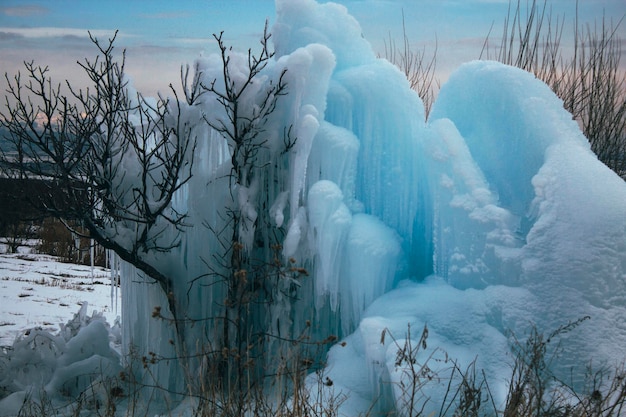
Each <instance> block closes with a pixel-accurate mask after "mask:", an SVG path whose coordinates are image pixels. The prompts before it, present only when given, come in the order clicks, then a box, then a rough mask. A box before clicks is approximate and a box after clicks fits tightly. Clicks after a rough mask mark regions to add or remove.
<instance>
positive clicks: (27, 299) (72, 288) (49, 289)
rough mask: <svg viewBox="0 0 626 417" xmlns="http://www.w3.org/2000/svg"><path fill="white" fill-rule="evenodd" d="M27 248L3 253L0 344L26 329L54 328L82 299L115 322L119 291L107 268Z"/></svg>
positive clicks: (0, 256) (6, 343)
mask: <svg viewBox="0 0 626 417" xmlns="http://www.w3.org/2000/svg"><path fill="white" fill-rule="evenodd" d="M2 249H3V248H1V247H0V253H3V251H2ZM28 252H29V251H27V250H24V251H22V253H20V254H0V346H9V345H11V344H12V343H13V341H14V340H15V338H16V336H18V335H19V334H21V333H22V332H24V331H25V330H26V329H30V328H35V327H40V328H42V329H45V330H48V331H51V332H55V331H56V330H58V329H59V325H60V324H65V323H67V322H68V321H69V320H71V319H72V317H73V316H74V314H76V313H77V312H78V311H79V309H80V307H81V305H83V304H84V303H88V308H87V312H88V314H92V313H93V312H94V311H97V312H100V313H102V314H103V315H104V317H106V320H107V322H109V323H110V324H113V323H114V321H115V319H116V317H117V316H119V315H120V313H121V312H120V310H119V306H121V304H120V303H119V297H120V292H119V291H117V288H112V286H111V272H110V271H109V270H108V269H105V268H102V267H94V268H93V270H92V268H91V267H90V266H85V265H75V264H68V263H62V262H60V261H59V260H58V259H57V258H55V257H52V256H47V255H40V254H33V253H28Z"/></svg>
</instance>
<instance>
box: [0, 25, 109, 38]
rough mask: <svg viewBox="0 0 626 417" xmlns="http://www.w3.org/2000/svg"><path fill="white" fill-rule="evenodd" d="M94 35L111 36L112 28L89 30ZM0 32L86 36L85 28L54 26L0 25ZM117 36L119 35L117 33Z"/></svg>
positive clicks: (6, 34)
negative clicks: (21, 26)
mask: <svg viewBox="0 0 626 417" xmlns="http://www.w3.org/2000/svg"><path fill="white" fill-rule="evenodd" d="M89 32H91V34H92V35H93V36H95V37H98V38H99V37H109V38H110V37H112V36H113V35H114V34H115V31H114V30H89ZM0 33H2V34H3V36H4V38H5V39H7V38H8V37H9V36H14V37H22V38H65V37H74V38H88V37H89V33H88V30H87V29H76V28H54V27H37V28H8V27H0ZM118 36H119V35H118Z"/></svg>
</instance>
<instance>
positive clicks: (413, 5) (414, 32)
mask: <svg viewBox="0 0 626 417" xmlns="http://www.w3.org/2000/svg"><path fill="white" fill-rule="evenodd" d="M526 1H527V0H522V4H525V3H526ZM320 2H325V1H320ZM335 2H336V3H340V4H343V5H344V6H346V7H347V8H348V10H349V12H350V13H351V14H352V15H353V16H354V17H355V18H356V19H357V20H358V21H359V22H360V24H361V27H362V29H363V35H364V37H365V38H366V39H367V40H368V41H370V43H372V45H373V48H374V50H375V51H376V52H378V53H380V54H384V49H385V47H384V45H385V41H386V40H388V39H389V37H390V36H391V38H392V39H395V40H396V41H398V42H399V41H401V34H402V31H401V30H402V29H401V28H402V15H403V14H404V19H405V22H406V28H407V34H408V37H409V39H410V41H411V46H412V47H413V48H414V49H415V50H419V51H424V52H425V54H426V56H428V57H430V56H432V54H433V53H434V52H435V50H436V55H437V70H438V78H439V79H441V80H442V81H445V79H446V78H447V76H448V75H449V73H450V72H451V71H452V70H453V69H454V68H456V67H458V66H459V65H460V64H461V63H463V62H467V61H470V60H472V59H476V58H478V57H479V56H480V52H481V49H482V46H483V44H484V41H485V38H486V37H487V35H488V34H489V33H490V29H491V38H492V40H494V42H495V40H496V39H497V38H498V36H499V35H501V33H502V23H503V21H504V18H505V17H506V15H507V9H508V7H509V1H508V0H338V1H335ZM540 2H541V1H540ZM575 4H576V2H575V1H574V0H549V5H550V6H551V7H552V10H553V14H554V15H558V16H562V17H564V18H565V23H566V26H565V28H566V29H565V32H564V36H567V35H568V34H569V33H570V32H572V30H571V28H572V27H573V21H574V20H573V19H574V16H575V10H576V8H575ZM274 11H275V10H274V1H273V0H188V1H184V2H178V1H172V0H169V1H167V0H150V1H148V0H133V1H128V0H106V1H96V0H0V70H1V72H3V73H8V74H9V75H10V76H13V75H14V74H15V73H16V72H17V71H19V70H20V69H23V62H24V61H31V60H34V61H35V63H38V64H41V65H48V66H49V67H50V74H51V75H52V77H53V78H54V79H55V80H58V81H63V80H65V79H69V80H71V81H72V82H74V83H77V84H79V85H80V84H81V83H83V82H84V81H85V80H82V79H81V76H80V70H79V67H78V65H77V64H76V61H78V60H84V59H85V58H86V57H93V56H94V53H95V50H94V47H93V45H91V44H90V41H89V38H88V31H91V33H92V34H93V35H95V36H96V37H98V38H100V39H107V38H108V37H110V36H112V35H113V34H114V33H115V31H116V30H118V31H119V32H118V34H117V39H116V46H117V48H118V51H120V52H121V50H122V49H125V50H126V59H127V65H126V71H127V73H128V74H130V76H131V78H132V79H133V83H134V85H135V87H136V88H137V89H138V90H139V91H141V92H143V93H144V94H147V95H153V94H155V93H156V92H157V91H161V92H163V91H165V90H167V86H168V85H169V84H170V83H178V81H179V79H180V68H181V65H183V64H192V63H193V61H194V59H195V58H197V57H198V56H200V55H205V54H210V53H213V52H215V51H216V47H215V41H214V40H213V38H212V34H213V33H219V32H221V31H224V39H225V40H226V41H227V43H229V44H232V45H233V46H234V47H235V48H237V49H241V50H243V51H245V50H247V49H248V48H250V47H252V48H255V47H256V46H257V45H258V40H259V38H260V36H261V33H262V31H263V27H264V23H265V21H266V20H267V21H268V22H269V24H270V26H271V24H272V21H273V19H274ZM625 13H626V3H625V2H624V0H579V17H580V20H581V22H582V23H585V22H586V23H590V24H593V23H594V21H595V22H598V23H599V22H601V20H602V16H603V15H605V16H606V17H607V20H611V19H612V20H614V21H615V22H616V21H618V20H619V19H620V18H622V17H623V16H624V14H625ZM492 27H493V28H492ZM619 36H620V37H621V38H622V39H626V22H624V23H623V24H622V25H621V26H620V27H619ZM563 42H564V43H567V42H568V40H567V39H564V41H563ZM435 45H436V46H435ZM0 88H1V89H2V91H4V90H5V88H6V81H5V80H4V78H2V80H0Z"/></svg>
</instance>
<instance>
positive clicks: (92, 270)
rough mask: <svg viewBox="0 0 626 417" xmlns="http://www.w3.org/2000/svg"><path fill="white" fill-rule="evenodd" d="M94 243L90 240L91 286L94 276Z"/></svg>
mask: <svg viewBox="0 0 626 417" xmlns="http://www.w3.org/2000/svg"><path fill="white" fill-rule="evenodd" d="M95 244H96V243H95V242H94V240H93V239H91V243H90V244H89V259H91V284H92V285H93V281H94V275H95V268H94V265H95V262H94V259H93V258H94V255H95V252H96V251H95V248H94V246H95Z"/></svg>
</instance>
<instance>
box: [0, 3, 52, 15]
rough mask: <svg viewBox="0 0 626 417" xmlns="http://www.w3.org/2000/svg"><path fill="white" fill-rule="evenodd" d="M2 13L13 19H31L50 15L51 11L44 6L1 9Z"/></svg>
mask: <svg viewBox="0 0 626 417" xmlns="http://www.w3.org/2000/svg"><path fill="white" fill-rule="evenodd" d="M0 13H2V14H4V15H6V16H13V17H29V16H37V15H42V14H48V13H50V9H48V8H47V7H42V6H13V7H0Z"/></svg>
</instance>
